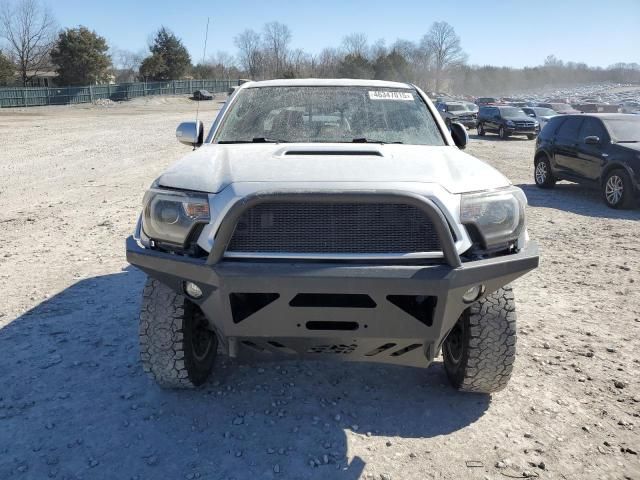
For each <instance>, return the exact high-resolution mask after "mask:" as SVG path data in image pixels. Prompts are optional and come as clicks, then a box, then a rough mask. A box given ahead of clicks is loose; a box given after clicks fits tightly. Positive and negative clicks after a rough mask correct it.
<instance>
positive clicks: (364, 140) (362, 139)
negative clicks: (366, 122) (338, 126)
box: [351, 137, 402, 145]
mask: <svg viewBox="0 0 640 480" xmlns="http://www.w3.org/2000/svg"><path fill="white" fill-rule="evenodd" d="M351 141H352V142H353V143H380V144H382V145H384V144H386V143H402V142H385V141H384V140H373V139H371V138H366V137H358V138H354V139H353V140H351Z"/></svg>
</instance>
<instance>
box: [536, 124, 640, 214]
mask: <svg viewBox="0 0 640 480" xmlns="http://www.w3.org/2000/svg"><path fill="white" fill-rule="evenodd" d="M534 179H535V182H536V185H538V186H539V187H540V188H551V187H553V186H554V185H555V183H556V181H558V180H570V181H573V182H578V183H584V184H587V185H593V186H597V187H599V188H600V189H601V191H602V196H603V198H604V201H605V203H606V204H607V205H608V206H610V207H612V208H630V207H632V206H634V205H635V203H636V199H637V197H638V195H639V194H640V116H637V115H625V114H621V113H617V114H616V113H599V114H598V113H594V114H581V115H562V116H557V117H553V118H552V119H551V120H549V123H548V124H547V126H546V128H545V129H544V130H542V132H540V136H539V137H538V141H537V142H536V153H535V156H534Z"/></svg>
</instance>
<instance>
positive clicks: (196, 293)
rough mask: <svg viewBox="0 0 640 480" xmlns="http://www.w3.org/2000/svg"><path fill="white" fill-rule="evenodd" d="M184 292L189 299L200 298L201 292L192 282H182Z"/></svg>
mask: <svg viewBox="0 0 640 480" xmlns="http://www.w3.org/2000/svg"><path fill="white" fill-rule="evenodd" d="M184 291H185V293H186V294H187V295H189V296H190V297H191V298H200V297H201V296H202V290H200V287H199V286H198V285H196V284H195V283H193V282H184Z"/></svg>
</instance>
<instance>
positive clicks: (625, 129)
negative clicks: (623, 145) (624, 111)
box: [603, 115, 640, 142]
mask: <svg viewBox="0 0 640 480" xmlns="http://www.w3.org/2000/svg"><path fill="white" fill-rule="evenodd" d="M629 117H630V118H607V119H603V120H604V123H605V125H606V126H607V129H608V130H609V133H611V137H612V138H613V140H614V141H615V142H640V117H636V116H634V115H629Z"/></svg>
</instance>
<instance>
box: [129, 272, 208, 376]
mask: <svg viewBox="0 0 640 480" xmlns="http://www.w3.org/2000/svg"><path fill="white" fill-rule="evenodd" d="M139 338H140V357H141V359H142V366H143V368H144V370H145V371H146V372H147V373H149V374H150V375H151V376H152V377H153V379H154V380H155V381H156V382H157V383H158V384H159V385H160V386H161V387H165V388H193V387H196V386H198V385H202V384H203V383H204V382H205V381H206V379H207V378H208V377H209V374H210V373H211V369H212V368H213V362H214V360H215V357H216V353H217V348H218V340H217V337H216V334H215V332H213V331H211V330H210V329H209V324H208V322H207V319H206V318H205V317H204V315H203V314H202V312H201V311H200V309H199V308H198V306H197V305H195V304H194V303H192V302H190V301H189V300H187V299H186V298H185V297H184V296H183V295H180V294H178V293H176V292H174V291H173V290H172V289H170V288H169V287H167V286H166V285H164V284H163V283H160V282H159V281H158V280H153V279H150V278H149V279H147V283H146V285H145V287H144V292H143V294H142V307H141V311H140V337H139Z"/></svg>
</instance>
